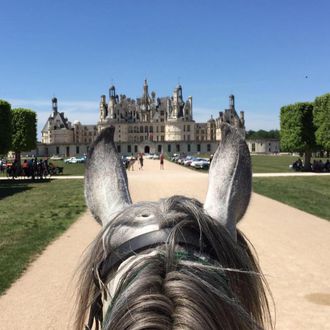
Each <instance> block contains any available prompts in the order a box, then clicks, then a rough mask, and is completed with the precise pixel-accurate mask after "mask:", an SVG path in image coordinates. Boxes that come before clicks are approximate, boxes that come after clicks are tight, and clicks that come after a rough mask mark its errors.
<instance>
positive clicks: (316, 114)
mask: <svg viewBox="0 0 330 330" xmlns="http://www.w3.org/2000/svg"><path fill="white" fill-rule="evenodd" d="M280 125H281V130H280V143H281V150H282V151H289V152H300V153H302V154H304V167H305V169H309V168H310V161H311V157H312V153H313V152H315V151H325V152H327V153H328V154H329V151H330V93H329V94H325V95H322V96H318V97H316V98H315V101H314V102H298V103H295V104H289V105H286V106H283V107H282V108H281V113H280Z"/></svg>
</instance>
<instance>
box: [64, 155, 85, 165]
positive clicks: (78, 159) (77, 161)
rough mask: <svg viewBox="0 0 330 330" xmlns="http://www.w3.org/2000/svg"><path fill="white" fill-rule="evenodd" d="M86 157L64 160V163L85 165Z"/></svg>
mask: <svg viewBox="0 0 330 330" xmlns="http://www.w3.org/2000/svg"><path fill="white" fill-rule="evenodd" d="M85 161H86V157H85V156H83V157H70V158H67V159H64V163H66V164H77V163H85Z"/></svg>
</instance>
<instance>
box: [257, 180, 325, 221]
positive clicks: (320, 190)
mask: <svg viewBox="0 0 330 330" xmlns="http://www.w3.org/2000/svg"><path fill="white" fill-rule="evenodd" d="M253 191H254V192H256V193H258V194H261V195H264V196H267V197H270V198H272V199H275V200H277V201H279V202H282V203H285V204H287V205H290V206H293V207H295V208H297V209H300V210H302V211H305V212H308V213H311V214H314V215H316V216H318V217H321V218H324V219H327V220H330V176H324V177H322V176H318V177H281V178H254V179H253Z"/></svg>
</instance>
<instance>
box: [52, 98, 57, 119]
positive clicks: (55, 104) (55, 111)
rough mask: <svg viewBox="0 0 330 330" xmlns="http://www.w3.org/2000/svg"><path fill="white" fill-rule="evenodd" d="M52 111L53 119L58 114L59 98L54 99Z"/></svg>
mask: <svg viewBox="0 0 330 330" xmlns="http://www.w3.org/2000/svg"><path fill="white" fill-rule="evenodd" d="M52 110H53V117H55V116H56V114H57V98H56V97H53V98H52Z"/></svg>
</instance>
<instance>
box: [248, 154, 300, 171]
mask: <svg viewBox="0 0 330 330" xmlns="http://www.w3.org/2000/svg"><path fill="white" fill-rule="evenodd" d="M297 159H298V157H294V156H286V155H283V156H272V155H252V156H251V160H252V171H253V173H279V172H292V170H291V169H290V168H289V165H290V164H292V163H293V162H294V161H296V160H297Z"/></svg>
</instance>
